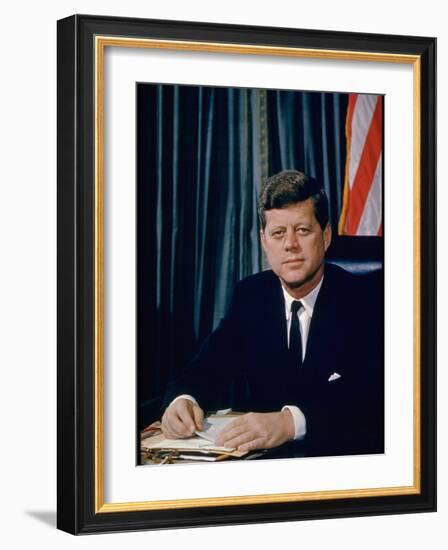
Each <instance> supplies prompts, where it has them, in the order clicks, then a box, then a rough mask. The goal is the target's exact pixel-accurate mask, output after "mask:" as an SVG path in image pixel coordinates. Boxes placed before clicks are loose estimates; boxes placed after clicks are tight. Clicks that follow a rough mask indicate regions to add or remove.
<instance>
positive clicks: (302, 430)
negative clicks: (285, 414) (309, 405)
mask: <svg viewBox="0 0 448 550" xmlns="http://www.w3.org/2000/svg"><path fill="white" fill-rule="evenodd" d="M285 409H288V410H289V412H290V413H291V414H292V419H293V421H294V439H303V438H304V437H305V435H306V418H305V415H304V414H303V412H302V411H301V410H300V409H299V407H296V406H295V405H285V406H284V407H283V408H282V411H284V410H285Z"/></svg>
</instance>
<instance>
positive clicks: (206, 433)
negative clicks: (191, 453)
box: [195, 416, 235, 442]
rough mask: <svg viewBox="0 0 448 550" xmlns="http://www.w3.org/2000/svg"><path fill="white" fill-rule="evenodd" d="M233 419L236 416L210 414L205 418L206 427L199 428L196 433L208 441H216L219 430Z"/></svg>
mask: <svg viewBox="0 0 448 550" xmlns="http://www.w3.org/2000/svg"><path fill="white" fill-rule="evenodd" d="M233 420H235V417H234V416H208V417H207V418H206V419H205V420H204V429H203V430H201V431H198V430H197V431H196V432H195V433H196V435H198V436H199V437H202V438H203V439H206V440H207V441H211V442H214V441H215V439H216V438H217V437H218V434H219V432H220V431H221V430H222V429H223V428H225V427H226V426H227V425H228V424H230V422H232V421H233Z"/></svg>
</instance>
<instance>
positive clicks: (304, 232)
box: [297, 227, 310, 235]
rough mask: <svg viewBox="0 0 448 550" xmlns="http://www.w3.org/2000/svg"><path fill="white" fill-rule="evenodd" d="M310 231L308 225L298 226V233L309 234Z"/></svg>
mask: <svg viewBox="0 0 448 550" xmlns="http://www.w3.org/2000/svg"><path fill="white" fill-rule="evenodd" d="M309 232H310V230H309V229H308V228H306V227H298V228H297V233H298V234H299V235H308V233H309Z"/></svg>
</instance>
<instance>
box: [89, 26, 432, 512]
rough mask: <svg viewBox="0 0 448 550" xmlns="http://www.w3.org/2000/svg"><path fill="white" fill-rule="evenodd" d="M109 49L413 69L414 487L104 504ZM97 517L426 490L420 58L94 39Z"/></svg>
mask: <svg viewBox="0 0 448 550" xmlns="http://www.w3.org/2000/svg"><path fill="white" fill-rule="evenodd" d="M108 46H113V47H122V48H150V49H164V50H177V51H198V52H207V53H234V54H246V55H247V54H250V55H269V56H285V57H302V58H313V59H328V60H350V61H367V62H382V63H384V62H387V63H405V64H412V66H413V116H414V121H413V122H414V124H413V126H414V135H413V144H414V149H413V174H414V177H413V218H414V234H413V238H414V263H413V275H414V279H413V280H414V286H413V298H414V326H413V334H414V348H413V355H414V368H413V371H414V372H413V376H414V394H413V397H414V407H413V416H414V417H413V436H414V448H413V458H414V482H413V485H410V486H402V487H381V488H373V489H346V490H334V491H314V492H302V493H275V494H265V495H245V496H229V497H216V498H195V499H179V500H161V501H144V502H125V503H105V502H104V55H105V48H106V47H108ZM94 48H95V52H94V53H95V259H94V262H95V323H94V326H95V393H94V394H95V513H106V512H129V511H137V510H138V511H142V510H163V509H179V508H194V507H209V506H224V505H229V506H230V505H241V504H260V503H274V502H299V501H315V500H331V499H341V498H361V497H379V496H393V495H410V494H419V493H420V491H421V456H420V447H421V425H420V407H421V401H420V394H421V390H420V369H421V365H420V311H421V310H420V246H421V244H420V239H421V234H420V227H421V219H420V165H421V159H420V156H421V146H420V145H421V144H420V125H421V110H420V109H421V98H420V87H421V61H420V57H419V56H417V55H399V54H386V53H371V52H352V51H343V50H337V51H335V50H320V49H303V48H291V47H271V46H255V45H251V44H237V45H235V44H224V43H223V44H221V43H213V42H210V43H208V42H188V41H177V40H153V39H137V38H120V37H110V36H96V37H95V46H94Z"/></svg>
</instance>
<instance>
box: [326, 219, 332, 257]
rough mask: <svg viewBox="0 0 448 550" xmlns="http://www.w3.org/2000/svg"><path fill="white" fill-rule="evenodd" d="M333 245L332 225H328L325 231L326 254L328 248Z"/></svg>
mask: <svg viewBox="0 0 448 550" xmlns="http://www.w3.org/2000/svg"><path fill="white" fill-rule="evenodd" d="M330 244H331V225H330V223H327V225H326V227H325V229H324V246H325V252H326V251H327V250H328V247H329V246H330Z"/></svg>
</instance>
